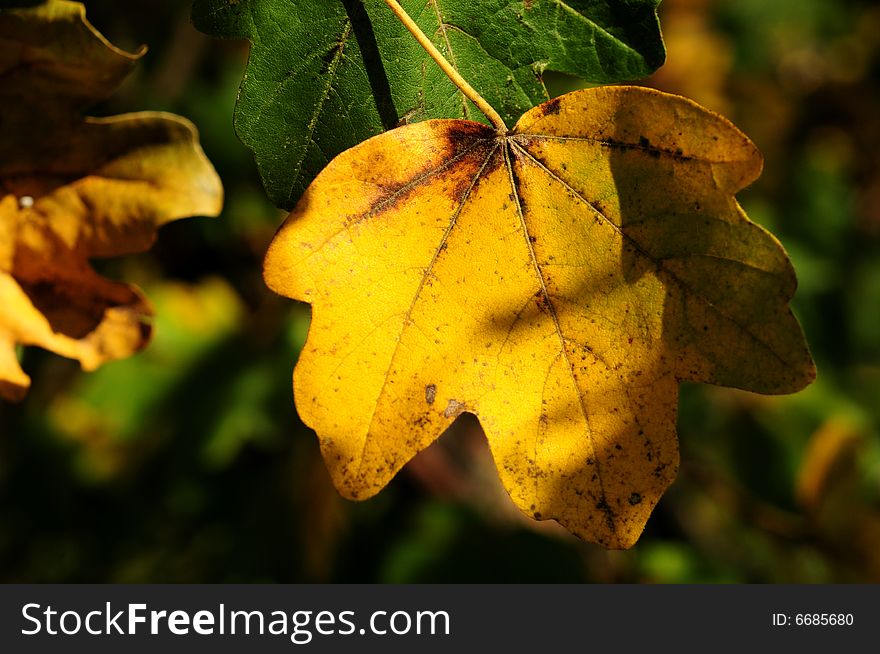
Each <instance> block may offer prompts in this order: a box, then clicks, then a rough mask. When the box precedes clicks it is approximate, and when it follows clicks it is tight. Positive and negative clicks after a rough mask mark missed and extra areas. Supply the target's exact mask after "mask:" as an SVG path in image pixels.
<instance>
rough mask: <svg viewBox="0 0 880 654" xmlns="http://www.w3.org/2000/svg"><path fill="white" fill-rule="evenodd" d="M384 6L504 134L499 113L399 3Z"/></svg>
mask: <svg viewBox="0 0 880 654" xmlns="http://www.w3.org/2000/svg"><path fill="white" fill-rule="evenodd" d="M385 4H386V5H388V8H389V9H390V10H391V11H393V12H394V15H395V16H397V17H398V18H399V19H400V22H401V23H403V25H404V27H406V29H408V30H409V32H410V34H412V35H413V36H414V37H416V41H418V42H419V45H421V46H422V47H423V48H424V49H425V51H426V52H427V53H428V54H429V55H431V59H433V60H434V61H436V62H437V65H438V66H440V70H442V71H443V72H444V73H446V76H447V77H448V78H449V79H451V80H452V83H453V84H455V85H456V86H457V87H458V88H459V89H461V92H462V93H464V95H465V97H466V98H468V99H469V100H470V101H471V102H473V103H474V104H475V105H477V109H479V110H480V111H482V112H483V114H484V115H485V116H486V118H488V119H489V122H490V123H492V125H493V126H494V127H495V129H496V130H498V132H499V133H500V134H506V133H507V125H505V124H504V119H503V118H501V116H500V115H499V113H498V112H497V111H495V110H494V109H493V108H492V105H490V104H489V103H488V102H486V100H485V99H484V98H483V96H481V95H480V94H479V93H477V91H476V89H475V88H474V87H473V86H471V85H470V84H468V82H467V80H466V79H465V78H464V77H462V76H461V75H459V73H458V71H457V70H455V68H453V67H452V65H451V64H450V63H449V62H448V61H446V57H444V56H443V53H441V52H440V51H439V50H438V49H437V47H436V46H435V45H434V44H433V43H431V40H430V39H429V38H428V37H427V36H425V33H424V32H423V31H422V30H421V28H420V27H419V26H418V25H416V22H415V21H414V20H413V19H412V18H410V17H409V14H407V13H406V11H405V10H404V9H403V7H401V6H400V3H398V2H396V1H395V0H385Z"/></svg>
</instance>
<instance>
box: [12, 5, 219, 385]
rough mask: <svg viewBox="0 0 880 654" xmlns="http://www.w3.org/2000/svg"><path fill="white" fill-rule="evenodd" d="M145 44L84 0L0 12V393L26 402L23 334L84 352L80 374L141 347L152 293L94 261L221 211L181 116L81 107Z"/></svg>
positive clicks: (207, 167)
mask: <svg viewBox="0 0 880 654" xmlns="http://www.w3.org/2000/svg"><path fill="white" fill-rule="evenodd" d="M142 54H143V50H141V51H140V52H138V53H135V54H130V53H126V52H123V51H122V50H119V49H117V48H115V47H114V46H112V45H111V44H110V43H109V42H107V40H106V39H104V37H103V36H101V35H100V34H99V33H98V32H97V31H96V30H95V29H94V28H93V27H92V26H91V25H90V24H89V23H88V22H87V21H86V19H85V10H84V8H83V6H82V5H81V4H79V3H76V2H65V1H62V0H49V2H47V3H46V4H44V5H41V6H39V7H37V8H35V9H27V10H14V11H3V12H0V75H2V77H3V84H2V85H0V396H2V397H5V398H7V399H12V400H17V399H21V398H22V397H23V396H24V394H25V393H26V392H27V388H28V386H29V384H30V380H29V378H28V376H27V375H26V374H25V373H24V371H22V369H21V367H20V366H19V364H18V360H17V356H16V352H15V347H16V345H17V344H29V345H39V346H41V347H44V348H46V349H49V350H52V351H54V352H57V353H58V354H61V355H64V356H67V357H71V358H74V359H78V360H79V361H80V362H81V364H82V366H83V368H84V369H86V370H92V369H94V368H96V367H98V366H99V365H101V364H102V363H104V362H105V361H108V360H112V359H118V358H121V357H126V356H129V355H131V354H132V353H134V352H136V351H137V350H139V349H140V348H142V347H144V346H145V345H146V343H147V342H148V340H149V337H150V329H151V328H150V323H149V316H150V308H149V305H148V303H147V301H146V300H145V298H144V297H143V296H142V294H141V293H140V292H139V291H138V290H137V289H136V288H134V287H132V286H130V285H127V284H121V283H117V282H113V281H110V280H108V279H105V278H103V277H101V276H99V275H98V274H97V273H96V272H95V271H94V270H92V268H91V267H90V266H89V264H88V260H89V259H90V258H93V257H110V256H118V255H121V254H127V253H134V252H140V251H143V250H145V249H147V248H148V247H149V246H150V245H151V244H152V243H153V241H154V239H155V233H156V229H157V228H158V227H159V226H160V225H162V224H164V223H166V222H169V221H171V220H175V219H177V218H182V217H185V216H193V215H205V216H215V215H217V214H218V213H219V212H220V208H221V205H222V187H221V185H220V180H219V178H218V177H217V174H216V173H215V172H214V169H213V167H212V166H211V164H210V162H209V161H208V160H207V158H206V157H205V155H204V153H203V152H202V149H201V147H200V146H199V144H198V140H197V136H196V132H195V129H194V128H193V126H192V125H191V124H190V123H189V122H188V121H187V120H185V119H183V118H180V117H178V116H174V115H172V114H167V113H163V112H141V113H135V114H126V115H122V116H114V117H110V118H88V117H86V118H84V117H82V115H81V112H82V111H83V110H84V109H85V108H87V107H88V106H90V105H92V104H94V103H96V102H98V101H100V100H102V99H104V98H106V97H107V96H109V95H110V94H111V93H112V92H113V91H114V90H115V89H116V88H117V87H118V86H119V84H120V83H121V82H122V80H123V79H124V78H125V77H126V75H127V74H128V73H129V72H130V71H131V69H132V67H133V66H134V64H135V63H136V62H137V60H138V59H139V58H140V56H141V55H142Z"/></svg>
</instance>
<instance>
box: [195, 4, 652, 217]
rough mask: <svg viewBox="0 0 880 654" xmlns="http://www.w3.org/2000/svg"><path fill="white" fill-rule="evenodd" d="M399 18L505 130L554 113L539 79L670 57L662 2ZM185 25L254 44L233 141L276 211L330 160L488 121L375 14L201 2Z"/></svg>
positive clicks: (492, 8)
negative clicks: (431, 123) (401, 137)
mask: <svg viewBox="0 0 880 654" xmlns="http://www.w3.org/2000/svg"><path fill="white" fill-rule="evenodd" d="M402 4H403V5H404V8H405V9H406V10H407V11H408V12H409V13H410V15H411V16H412V17H413V18H414V19H415V20H416V22H417V23H418V24H419V25H420V27H421V28H422V29H423V30H424V31H425V32H426V33H427V34H428V35H429V36H430V37H431V38H432V40H433V41H434V43H435V44H436V45H437V46H438V47H439V48H440V50H441V51H442V52H443V53H444V55H445V56H446V57H447V58H448V59H449V61H450V63H452V65H453V66H454V67H455V68H457V69H458V70H459V72H460V73H461V74H462V75H463V76H464V77H465V78H467V79H468V80H469V81H470V82H471V84H472V85H473V86H474V88H476V89H477V91H478V92H479V93H480V94H481V95H482V96H483V97H485V98H486V100H487V101H488V102H489V103H490V104H492V105H493V106H494V107H495V108H496V109H497V110H498V111H499V112H500V114H501V115H502V116H503V117H504V118H505V120H507V121H509V122H511V123H512V122H513V121H515V120H516V119H517V118H518V117H519V116H520V115H521V114H522V113H523V112H525V111H526V110H528V109H529V108H531V107H533V106H534V105H536V104H539V103H540V102H543V101H545V100H547V99H548V96H547V91H546V89H545V88H544V84H543V81H542V74H543V72H544V71H545V70H553V71H559V72H564V73H568V74H571V75H576V76H578V77H582V78H583V79H585V80H587V81H589V82H594V83H610V82H621V81H625V80H632V79H637V78H640V77H644V76H645V75H648V74H650V73H651V72H652V71H653V70H655V69H656V68H657V67H658V66H660V65H661V64H662V63H663V60H664V57H665V50H664V47H663V41H662V39H661V37H660V27H659V23H658V20H657V15H656V9H657V5H658V4H659V0H628V1H627V2H621V1H616V0H530V1H526V2H511V1H510V0H483V1H481V2H474V1H473V0H427V1H426V0H418V1H416V0H406V1H405V2H403V3H402ZM193 21H194V22H195V25H196V27H198V28H199V29H200V30H202V31H204V32H206V33H208V34H211V35H214V36H219V37H227V38H242V39H248V40H249V41H250V42H251V44H252V48H251V54H250V58H249V61H248V67H247V70H246V72H245V75H244V79H243V81H242V85H241V89H240V92H239V98H238V104H237V105H236V110H235V127H236V131H237V133H238V136H239V138H240V139H241V140H242V142H243V143H244V144H245V145H246V146H248V147H249V148H250V149H251V150H253V152H254V156H255V158H256V161H257V165H258V167H259V169H260V172H261V175H262V177H263V183H264V184H265V186H266V191H267V192H268V194H269V197H270V198H271V200H272V201H273V202H274V203H275V204H277V205H278V206H280V207H284V208H291V207H292V206H293V204H294V203H295V202H296V200H297V199H298V198H299V196H300V195H301V194H302V192H303V190H304V189H305V187H306V186H307V185H308V184H309V182H310V181H311V180H312V179H313V178H314V177H315V175H317V173H318V172H319V171H320V170H321V169H322V168H323V167H324V166H325V165H326V164H327V163H329V161H330V160H331V159H332V158H333V157H334V156H335V155H337V154H339V153H340V152H342V151H344V150H345V149H347V148H349V147H351V146H353V145H355V144H356V143H359V142H360V141H363V140H364V139H366V138H369V137H370V136H374V135H375V134H378V133H380V132H382V131H384V130H386V129H390V128H392V127H395V126H396V125H397V124H399V123H401V122H414V121H419V120H426V119H429V118H467V119H472V120H480V121H483V120H484V118H483V117H482V115H481V114H480V112H479V111H477V109H476V108H475V107H473V106H472V105H471V104H470V102H469V101H468V100H466V99H465V98H464V96H463V95H462V94H461V92H460V91H458V89H457V88H456V87H455V86H454V85H453V84H452V83H451V82H450V81H449V80H448V79H447V78H446V76H445V75H444V74H443V73H442V72H441V71H440V70H439V69H438V68H437V67H436V66H435V65H434V64H433V62H431V61H430V59H429V57H428V55H427V54H425V52H424V51H423V50H422V48H421V47H420V46H419V45H418V43H416V42H415V41H414V40H413V39H412V37H411V36H410V35H409V33H408V32H407V31H406V29H405V28H404V27H403V26H402V25H401V24H400V23H399V21H398V20H397V19H396V18H395V17H394V16H393V15H392V14H391V12H390V11H388V8H387V7H386V6H385V4H384V3H383V2H382V1H381V0H365V1H364V2H359V1H358V0H342V1H341V2H332V1H331V2H328V1H326V0H323V1H322V0H195V1H194V4H193Z"/></svg>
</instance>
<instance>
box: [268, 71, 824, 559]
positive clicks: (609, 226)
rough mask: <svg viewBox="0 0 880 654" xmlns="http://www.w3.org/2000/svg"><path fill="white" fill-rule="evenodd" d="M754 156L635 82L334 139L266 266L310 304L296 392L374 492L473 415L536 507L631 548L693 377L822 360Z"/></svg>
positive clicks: (773, 379)
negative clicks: (743, 201)
mask: <svg viewBox="0 0 880 654" xmlns="http://www.w3.org/2000/svg"><path fill="white" fill-rule="evenodd" d="M761 165H762V160H761V157H760V154H759V153H758V151H757V149H756V148H755V146H754V145H753V144H752V143H751V142H750V141H749V140H748V139H747V138H746V137H745V136H744V135H743V134H742V133H741V132H739V131H738V130H737V129H736V128H735V127H734V126H733V125H732V124H730V123H729V122H728V121H727V120H725V119H723V118H721V117H720V116H718V115H716V114H713V113H712V112H710V111H708V110H706V109H704V108H702V107H700V106H699V105H697V104H695V103H693V102H691V101H689V100H686V99H684V98H680V97H677V96H672V95H667V94H663V93H660V92H657V91H653V90H650V89H644V88H638V87H604V88H596V89H589V90H584V91H579V92H576V93H571V94H569V95H566V96H562V97H560V98H557V99H555V100H552V101H550V102H547V103H545V104H543V105H540V106H538V107H536V108H534V109H532V110H531V111H529V112H528V113H526V114H525V115H524V116H523V117H522V118H521V119H520V120H519V122H518V123H517V125H516V126H515V127H514V128H513V129H512V130H510V131H509V132H508V133H506V134H501V135H499V133H497V132H496V131H494V130H493V129H491V128H489V127H486V126H485V125H480V124H477V123H472V122H467V121H459V120H435V121H428V122H424V123H418V124H415V125H409V126H406V127H402V128H399V129H396V130H393V131H390V132H387V133H385V134H382V135H380V136H377V137H375V138H373V139H370V140H369V141H366V142H364V143H362V144H361V145H358V146H357V147H354V148H352V149H350V150H348V151H347V152H345V153H343V154H341V155H339V156H338V157H337V158H336V159H334V160H333V161H332V162H331V163H330V164H329V165H328V166H327V168H326V169H325V170H324V171H323V172H322V173H321V174H320V175H319V176H318V177H317V179H316V180H315V181H314V182H313V184H312V185H311V186H310V187H309V189H308V190H307V191H306V193H305V195H304V196H303V198H302V199H301V200H300V202H299V204H298V205H297V206H296V208H295V209H294V210H293V212H292V213H291V214H290V216H289V217H288V218H287V221H286V222H285V223H284V225H283V226H282V228H281V229H280V231H279V233H278V234H277V236H276V237H275V239H274V241H273V242H272V244H271V246H270V248H269V251H268V253H267V256H266V261H265V267H264V274H265V279H266V282H267V284H268V285H269V287H270V288H271V289H273V290H274V291H276V292H277V293H280V294H283V295H286V296H288V297H291V298H296V299H300V300H305V301H307V302H310V303H312V305H313V309H312V312H313V315H312V325H311V328H310V330H309V335H308V341H307V343H306V346H305V349H304V350H303V352H302V354H301V356H300V359H299V362H298V364H297V366H296V371H295V373H294V389H295V396H296V404H297V408H298V410H299V413H300V415H301V416H302V419H303V420H304V421H305V422H306V424H308V425H309V426H311V427H312V428H314V429H315V430H316V431H317V433H318V436H319V438H320V441H321V449H322V452H323V455H324V458H325V461H326V462H327V465H328V467H329V469H330V472H331V474H332V477H333V480H334V482H335V484H336V486H337V487H338V489H339V490H340V492H341V493H342V494H343V495H345V496H347V497H350V498H358V499H363V498H367V497H370V496H371V495H373V494H375V493H376V492H378V491H379V490H380V489H381V488H382V487H383V486H384V485H385V484H387V483H388V481H389V480H390V479H391V477H392V476H393V475H394V474H395V473H396V472H397V471H398V470H399V469H400V468H401V467H402V466H403V465H404V464H405V463H406V462H407V461H408V460H409V459H410V458H411V457H412V456H414V455H415V454H416V453H417V452H418V451H420V450H421V449H423V448H424V447H426V446H427V445H429V444H430V443H431V442H432V441H433V440H434V439H435V438H437V436H439V434H440V433H441V432H442V431H443V430H444V429H445V428H446V427H447V426H448V425H449V424H450V423H451V422H452V420H454V419H455V417H456V416H458V415H459V414H461V413H462V412H464V411H469V412H472V413H473V414H475V415H476V416H477V417H478V418H479V420H480V423H481V424H482V427H483V429H484V431H485V433H486V436H487V438H488V440H489V444H490V447H491V449H492V453H493V455H494V457H495V461H496V464H497V466H498V470H499V473H500V476H501V479H502V482H503V483H504V486H505V488H506V489H507V491H508V493H509V494H510V496H511V497H512V498H513V500H514V502H515V503H516V504H517V506H519V508H520V509H522V510H523V511H524V512H526V513H527V514H528V515H531V516H534V517H536V518H540V519H546V518H554V519H556V520H558V521H559V522H560V523H562V524H563V525H565V526H566V527H567V528H568V529H569V530H570V531H572V532H573V533H575V534H576V535H578V536H580V537H581V538H584V539H586V540H590V541H595V542H598V543H600V544H602V545H605V546H606V547H629V546H631V545H632V544H633V543H634V542H635V541H636V540H637V538H638V536H639V534H640V533H641V531H642V529H643V527H644V524H645V522H646V520H647V519H648V516H649V515H650V513H651V510H652V508H653V507H654V505H655V504H656V503H657V501H658V500H659V498H660V496H661V494H662V493H663V491H664V490H665V489H666V487H667V486H668V485H669V484H670V483H671V481H672V480H673V479H674V477H675V474H676V470H677V466H678V446H677V440H676V432H675V418H676V406H677V399H678V384H679V382H682V381H697V382H707V383H713V384H722V385H725V386H734V387H738V388H744V389H749V390H753V391H757V392H762V393H788V392H793V391H796V390H798V389H800V388H802V387H803V386H805V385H807V384H808V383H809V382H810V381H811V380H812V379H813V378H814V375H815V372H814V366H813V362H812V359H811V357H810V354H809V352H808V350H807V347H806V344H805V342H804V339H803V335H802V332H801V329H800V327H799V325H798V324H797V321H796V320H795V318H794V317H793V315H792V314H791V311H790V310H789V308H788V306H787V302H788V300H789V299H790V298H791V296H792V294H793V293H794V290H795V276H794V272H793V270H792V267H791V264H790V263H789V261H788V258H787V257H786V255H785V252H784V250H783V249H782V246H781V245H780V244H779V242H778V241H777V240H776V239H775V238H774V237H773V236H771V235H770V234H769V233H768V232H766V231H765V230H763V229H762V228H760V227H758V226H757V225H755V224H754V223H752V222H750V221H749V220H748V218H747V217H746V216H745V213H744V212H743V210H742V209H741V208H740V206H739V205H738V204H737V202H736V200H735V199H734V197H733V196H734V194H735V193H736V192H737V191H738V190H740V189H742V188H743V187H744V186H746V185H747V184H749V183H750V182H751V181H753V180H754V179H755V178H756V177H757V176H758V174H759V173H760V170H761Z"/></svg>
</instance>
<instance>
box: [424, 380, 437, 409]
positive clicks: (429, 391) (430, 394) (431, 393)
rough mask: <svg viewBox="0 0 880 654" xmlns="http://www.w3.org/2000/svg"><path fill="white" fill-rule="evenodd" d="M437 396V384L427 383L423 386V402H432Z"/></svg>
mask: <svg viewBox="0 0 880 654" xmlns="http://www.w3.org/2000/svg"><path fill="white" fill-rule="evenodd" d="M436 397H437V386H436V384H428V385H427V386H425V402H427V403H428V404H434V399H435V398H436Z"/></svg>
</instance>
